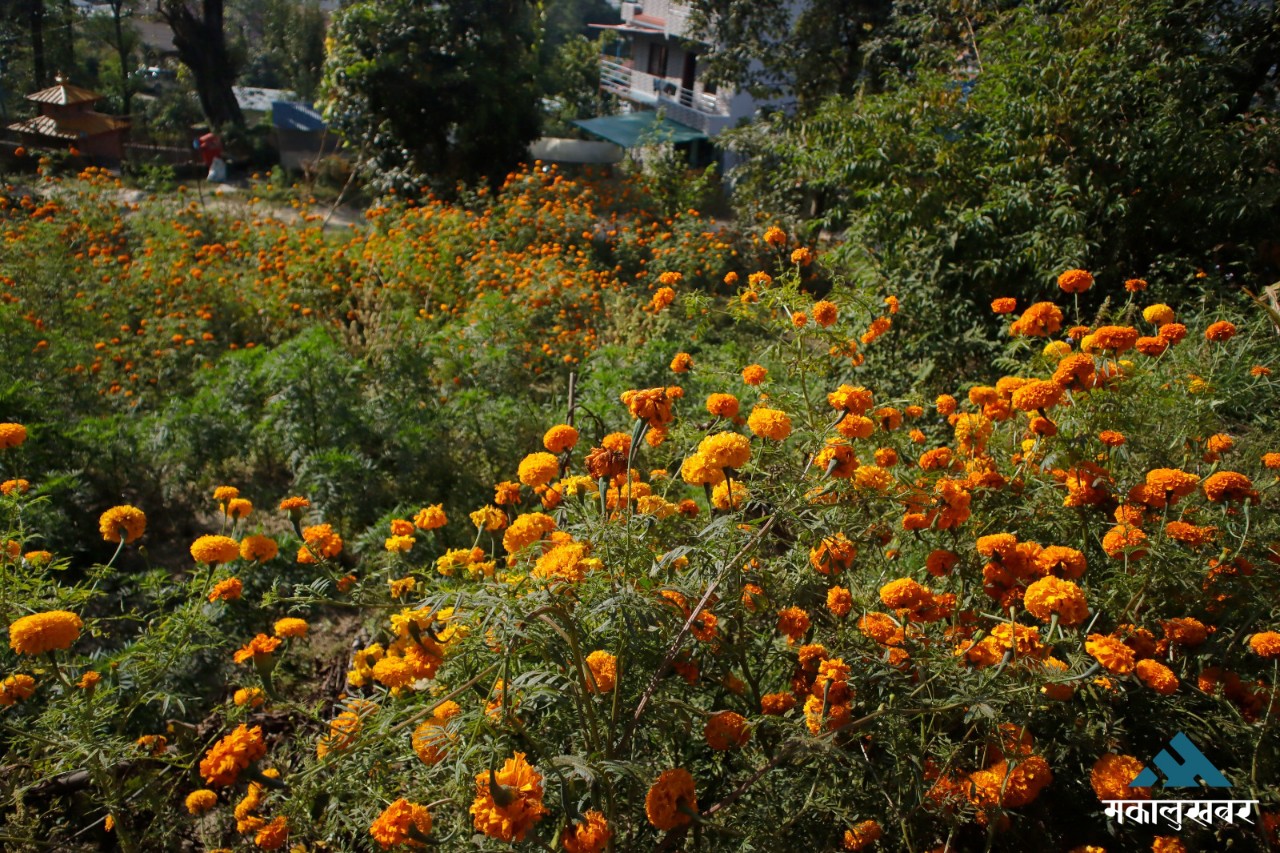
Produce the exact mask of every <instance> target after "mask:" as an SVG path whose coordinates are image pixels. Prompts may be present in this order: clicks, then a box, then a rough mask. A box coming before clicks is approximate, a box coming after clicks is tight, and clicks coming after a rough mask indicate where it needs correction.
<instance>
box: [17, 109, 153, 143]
mask: <svg viewBox="0 0 1280 853" xmlns="http://www.w3.org/2000/svg"><path fill="white" fill-rule="evenodd" d="M128 126H129V122H128V121H127V120H125V119H119V118H112V117H111V116H106V115H102V114H101V113H82V114H80V115H74V116H57V117H55V116H36V117H35V118H29V119H27V120H26V121H20V122H17V123H15V124H11V125H9V130H12V131H16V132H18V133H32V134H35V135H36V136H48V137H51V138H53V139H71V140H75V139H86V138H88V137H90V136H99V135H101V134H103V133H110V132H111V131H113V130H120V129H122V128H126V127H128Z"/></svg>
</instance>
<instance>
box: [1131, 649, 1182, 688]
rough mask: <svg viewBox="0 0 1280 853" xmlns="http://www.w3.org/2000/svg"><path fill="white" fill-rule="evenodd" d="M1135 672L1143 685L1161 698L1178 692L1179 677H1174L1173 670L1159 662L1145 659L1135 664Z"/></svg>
mask: <svg viewBox="0 0 1280 853" xmlns="http://www.w3.org/2000/svg"><path fill="white" fill-rule="evenodd" d="M1134 671H1135V672H1136V673H1137V675H1138V678H1140V679H1141V680H1142V683H1143V684H1145V685H1147V686H1148V687H1150V688H1151V689H1152V690H1154V691H1155V692H1157V693H1159V694H1160V695H1161V696H1168V695H1170V694H1171V693H1175V692H1177V690H1178V676H1176V675H1174V674H1173V670H1171V669H1169V667H1167V666H1165V665H1164V664H1162V663H1160V662H1159V661H1154V660H1151V659H1150V658H1144V659H1143V660H1140V661H1138V662H1137V664H1135V666H1134Z"/></svg>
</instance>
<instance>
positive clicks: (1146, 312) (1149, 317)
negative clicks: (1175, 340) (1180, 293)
mask: <svg viewBox="0 0 1280 853" xmlns="http://www.w3.org/2000/svg"><path fill="white" fill-rule="evenodd" d="M1142 319H1144V320H1146V321H1147V322H1148V323H1151V324H1153V325H1154V326H1156V327H1157V328H1159V327H1160V326H1163V325H1165V324H1167V323H1172V322H1173V319H1174V313H1173V309H1172V308H1170V307H1169V306H1168V305H1165V304H1163V303H1160V302H1157V303H1156V304H1155V305H1148V306H1147V307H1146V308H1143V309H1142Z"/></svg>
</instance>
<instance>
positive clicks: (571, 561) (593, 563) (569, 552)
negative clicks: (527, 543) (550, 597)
mask: <svg viewBox="0 0 1280 853" xmlns="http://www.w3.org/2000/svg"><path fill="white" fill-rule="evenodd" d="M599 566H600V561H599V560H593V559H591V557H590V547H589V546H588V545H587V543H585V542H575V541H572V540H569V541H565V542H560V543H558V544H556V545H554V546H553V547H552V548H550V549H549V550H547V551H546V552H545V553H544V554H543V555H542V556H541V557H539V558H538V560H537V562H536V563H534V566H533V573H532V574H533V576H534V577H536V578H552V579H557V580H562V581H568V582H569V583H578V582H579V581H581V580H582V579H583V578H584V577H585V576H586V573H587V572H589V571H592V570H593V569H596V568H598V567H599Z"/></svg>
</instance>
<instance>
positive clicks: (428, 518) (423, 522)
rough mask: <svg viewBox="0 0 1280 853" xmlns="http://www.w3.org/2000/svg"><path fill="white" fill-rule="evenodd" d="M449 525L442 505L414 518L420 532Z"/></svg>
mask: <svg viewBox="0 0 1280 853" xmlns="http://www.w3.org/2000/svg"><path fill="white" fill-rule="evenodd" d="M522 464H523V463H522ZM448 523H449V517H448V516H447V515H445V511H444V507H443V506H441V505H440V504H433V505H431V506H428V507H423V508H422V509H420V510H418V514H417V515H415V516H414V517H413V526H414V527H417V528H418V529H419V530H436V529H438V528H441V527H444V526H445V525H446V524H448ZM391 532H392V533H397V534H399V535H402V536H410V535H412V534H413V529H412V528H410V529H409V530H404V531H398V530H392V531H391Z"/></svg>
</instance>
